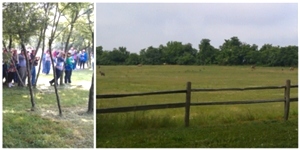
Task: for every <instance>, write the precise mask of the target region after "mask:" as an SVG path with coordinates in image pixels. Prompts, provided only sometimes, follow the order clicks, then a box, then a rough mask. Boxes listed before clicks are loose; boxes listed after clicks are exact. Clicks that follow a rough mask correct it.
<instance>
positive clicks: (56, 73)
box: [49, 68, 61, 85]
mask: <svg viewBox="0 0 300 150" xmlns="http://www.w3.org/2000/svg"><path fill="white" fill-rule="evenodd" d="M55 75H56V81H55V79H52V80H51V81H50V82H49V83H50V84H53V83H55V84H56V85H58V82H57V80H58V79H59V78H60V75H61V70H59V69H57V68H56V69H55Z"/></svg>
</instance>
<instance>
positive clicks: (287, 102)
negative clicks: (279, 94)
mask: <svg viewBox="0 0 300 150" xmlns="http://www.w3.org/2000/svg"><path fill="white" fill-rule="evenodd" d="M291 88H298V85H291V81H290V80H286V85H284V86H264V87H246V88H218V89H192V88H191V82H187V85H186V89H185V90H173V91H158V92H147V93H130V94H101V95H96V98H97V99H99V100H100V99H109V98H120V97H128V96H145V95H160V94H176V93H186V100H185V102H182V103H168V104H154V105H141V106H128V107H117V108H101V109H97V110H96V112H97V114H103V113H118V112H130V111H141V110H151V109H166V108H180V107H185V118H184V122H185V126H186V127H188V126H189V120H190V119H189V118H190V107H191V106H201V105H233V104H253V103H272V102H283V103H284V120H288V117H289V110H290V102H296V101H298V97H295V98H290V89H291ZM264 89H285V90H284V98H283V99H273V100H247V101H223V102H197V103H191V94H192V92H213V91H245V90H264Z"/></svg>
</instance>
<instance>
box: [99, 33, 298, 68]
mask: <svg viewBox="0 0 300 150" xmlns="http://www.w3.org/2000/svg"><path fill="white" fill-rule="evenodd" d="M99 47H101V46H99ZM101 48H102V47H101ZM198 48H199V50H196V49H194V48H193V47H192V45H191V44H189V43H188V44H182V43H181V42H178V41H170V42H168V43H167V44H166V45H160V46H159V47H158V48H156V47H153V46H150V47H148V48H147V49H142V50H141V51H140V53H139V55H133V56H131V57H134V58H130V59H129V56H130V53H129V52H128V53H129V55H120V54H119V53H118V50H117V51H116V49H114V50H105V51H104V52H103V51H102V52H101V53H102V54H103V55H102V54H99V55H97V57H96V59H97V65H120V64H121V65H124V64H126V65H136V64H137V63H138V62H139V63H142V64H146V65H161V64H164V63H166V64H173V65H215V64H219V65H260V66H286V67H287V66H289V67H290V66H294V67H296V66H298V46H286V47H279V46H272V45H270V44H265V45H263V46H262V47H261V49H260V50H258V46H257V45H255V44H253V45H249V44H247V43H242V42H241V41H240V40H239V39H238V37H232V38H231V39H228V40H225V42H224V43H223V44H222V45H221V46H220V48H219V49H217V48H214V47H213V46H211V45H210V40H209V39H202V40H201V42H200V44H199V46H198ZM124 49H126V48H124ZM134 54H135V53H134ZM127 59H129V60H127ZM132 59H134V61H133V60H132ZM138 60H139V61H138Z"/></svg>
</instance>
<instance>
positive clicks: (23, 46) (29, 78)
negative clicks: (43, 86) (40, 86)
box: [21, 42, 35, 111]
mask: <svg viewBox="0 0 300 150" xmlns="http://www.w3.org/2000/svg"><path fill="white" fill-rule="evenodd" d="M21 46H22V51H24V54H25V59H26V69H27V74H28V87H29V93H30V101H31V111H34V110H35V102H34V98H33V96H34V94H33V90H32V85H31V67H32V66H31V65H30V64H29V61H28V57H27V51H26V48H25V45H24V43H23V42H21ZM24 84H25V83H24Z"/></svg>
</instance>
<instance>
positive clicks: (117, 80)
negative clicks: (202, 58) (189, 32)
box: [96, 65, 298, 148]
mask: <svg viewBox="0 0 300 150" xmlns="http://www.w3.org/2000/svg"><path fill="white" fill-rule="evenodd" d="M282 69H283V70H282ZM98 70H99V68H97V72H99V71H98ZM100 70H101V71H103V72H105V74H106V76H105V77H103V76H97V80H96V82H97V91H96V93H97V94H101V93H134V92H151V91H165V90H179V89H185V87H186V82H188V81H191V82H192V88H232V87H251V86H281V85H285V81H286V80H287V79H290V80H291V82H292V84H293V85H294V84H297V83H298V74H297V71H289V70H288V68H281V67H257V69H256V70H254V71H251V69H250V66H168V65H167V66H142V67H137V66H101V68H100ZM283 92H284V90H283V89H279V90H259V91H242V92H241V91H226V92H198V93H192V100H191V101H192V102H207V101H234V100H265V99H281V98H283V97H284V94H283ZM291 97H298V89H297V88H294V89H292V90H291ZM184 101H185V95H184V94H170V95H157V96H143V97H140V96H138V97H127V98H114V99H107V100H97V103H96V108H109V107H122V106H135V105H145V104H160V103H161V104H163V103H172V102H184ZM190 113H191V114H190V127H189V128H184V127H183V126H184V108H177V109H163V110H149V111H140V112H128V113H113V114H97V117H96V126H97V129H96V141H97V147H98V148H105V147H127V148H137V147H138V148H154V147H163V148H164V147H169V148H174V147H201V148H203V147H212V148H221V147H234V148H242V147H243V148H244V147H264V148H267V147H272V148H273V147H279V148H283V147H298V138H297V137H298V131H297V129H298V102H293V103H291V109H290V118H289V121H287V122H284V121H282V120H283V103H266V104H250V105H222V106H193V107H191V111H190ZM285 128H286V129H285ZM224 129H226V130H224ZM236 129H240V130H238V132H237V131H236ZM283 131H285V132H283ZM204 133H205V134H204ZM279 133H280V134H279ZM133 135H135V136H133ZM225 135H226V136H227V137H228V138H226V136H225ZM264 135H265V136H264ZM160 136H161V138H160ZM241 136H243V137H241ZM260 136H262V137H260ZM163 138H164V139H163ZM254 139H257V140H258V141H254ZM196 141H197V142H196ZM247 141H250V142H247Z"/></svg>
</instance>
